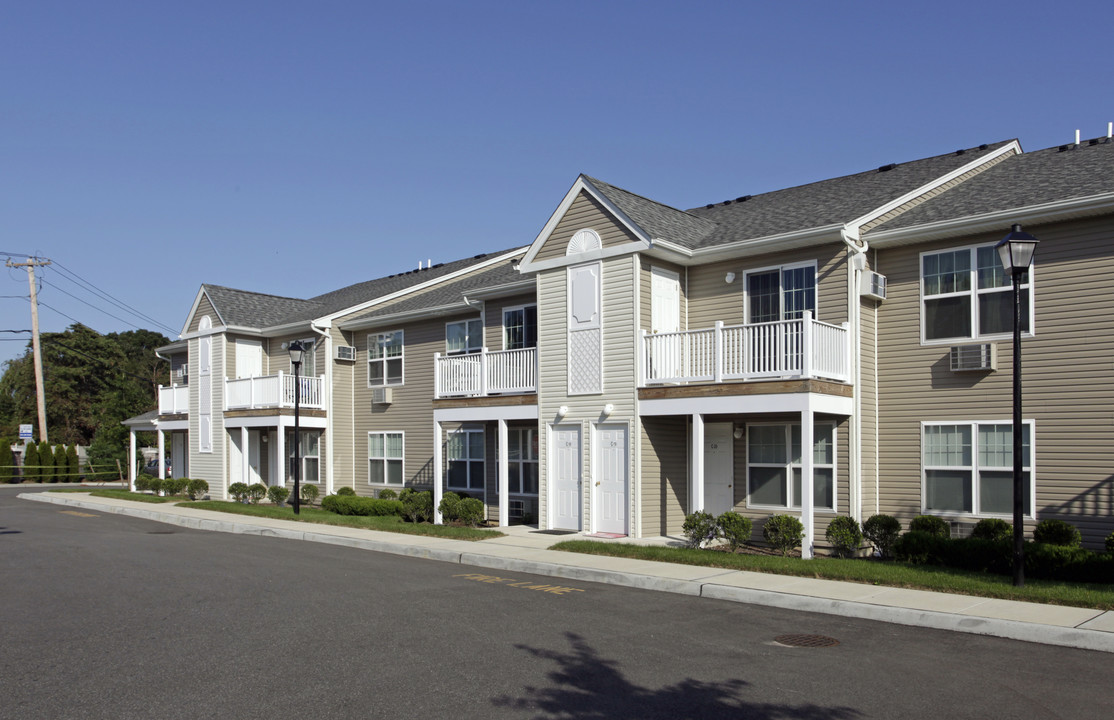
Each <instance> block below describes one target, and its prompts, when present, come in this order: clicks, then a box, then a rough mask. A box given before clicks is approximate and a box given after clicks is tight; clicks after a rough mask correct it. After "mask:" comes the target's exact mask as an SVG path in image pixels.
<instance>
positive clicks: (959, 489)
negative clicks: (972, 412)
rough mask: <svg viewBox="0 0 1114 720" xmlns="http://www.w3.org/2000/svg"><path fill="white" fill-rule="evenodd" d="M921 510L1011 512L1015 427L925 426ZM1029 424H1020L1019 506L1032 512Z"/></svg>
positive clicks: (1005, 424) (1030, 425)
mask: <svg viewBox="0 0 1114 720" xmlns="http://www.w3.org/2000/svg"><path fill="white" fill-rule="evenodd" d="M923 429H924V442H923V443H922V447H923V452H924V456H923V463H924V509H925V512H934V513H964V514H970V515H1012V514H1013V423H1012V422H1002V423H941V424H925V425H924V426H923ZM1032 433H1033V429H1032V422H1031V421H1027V422H1026V423H1025V424H1024V425H1023V426H1022V437H1021V443H1022V446H1021V447H1022V450H1021V454H1022V458H1021V464H1022V475H1021V480H1022V483H1023V486H1024V491H1023V492H1024V497H1023V506H1024V512H1025V514H1026V515H1028V516H1030V517H1032V514H1033V509H1032V508H1033V483H1032V473H1033V468H1032V445H1031V442H1032Z"/></svg>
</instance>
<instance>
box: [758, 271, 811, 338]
mask: <svg viewBox="0 0 1114 720" xmlns="http://www.w3.org/2000/svg"><path fill="white" fill-rule="evenodd" d="M746 305H747V308H746V318H747V322H748V323H751V324H754V323H765V322H777V321H779V320H798V319H800V318H801V317H803V316H804V313H805V311H806V310H808V311H809V312H811V313H812V314H813V317H815V316H816V263H815V262H807V263H801V264H797V265H783V266H781V267H774V268H765V269H762V270H752V271H750V272H748V273H747V274H746Z"/></svg>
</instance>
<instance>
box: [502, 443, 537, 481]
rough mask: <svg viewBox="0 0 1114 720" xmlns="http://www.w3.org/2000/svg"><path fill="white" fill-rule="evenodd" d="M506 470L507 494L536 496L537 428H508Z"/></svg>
mask: <svg viewBox="0 0 1114 720" xmlns="http://www.w3.org/2000/svg"><path fill="white" fill-rule="evenodd" d="M507 470H508V475H509V482H508V487H509V490H508V491H509V492H510V493H512V494H516V495H537V494H538V431H537V428H508V430H507Z"/></svg>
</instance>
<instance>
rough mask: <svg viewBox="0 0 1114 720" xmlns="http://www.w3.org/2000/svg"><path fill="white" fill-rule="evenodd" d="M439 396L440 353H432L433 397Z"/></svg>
mask: <svg viewBox="0 0 1114 720" xmlns="http://www.w3.org/2000/svg"><path fill="white" fill-rule="evenodd" d="M439 397H441V353H439V352H435V353H433V399H434V400H436V399H438V398H439Z"/></svg>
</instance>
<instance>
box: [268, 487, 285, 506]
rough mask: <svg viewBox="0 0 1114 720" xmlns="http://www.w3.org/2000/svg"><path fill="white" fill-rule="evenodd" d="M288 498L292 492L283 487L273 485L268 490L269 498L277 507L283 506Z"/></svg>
mask: <svg viewBox="0 0 1114 720" xmlns="http://www.w3.org/2000/svg"><path fill="white" fill-rule="evenodd" d="M288 497H290V491H289V490H287V489H286V488H284V487H283V486H282V485H272V486H271V487H269V488H267V498H268V499H269V500H270V501H271V502H273V503H274V504H275V505H282V504H283V503H284V502H286V498H288Z"/></svg>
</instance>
